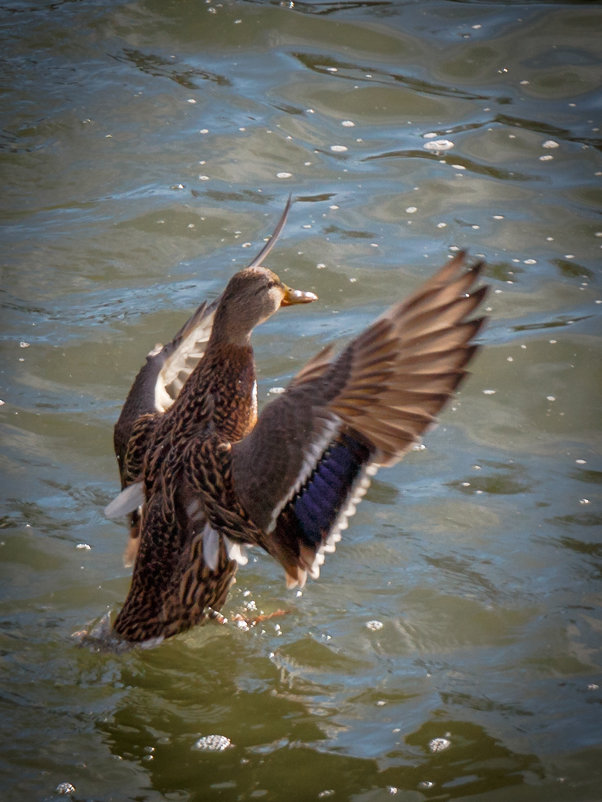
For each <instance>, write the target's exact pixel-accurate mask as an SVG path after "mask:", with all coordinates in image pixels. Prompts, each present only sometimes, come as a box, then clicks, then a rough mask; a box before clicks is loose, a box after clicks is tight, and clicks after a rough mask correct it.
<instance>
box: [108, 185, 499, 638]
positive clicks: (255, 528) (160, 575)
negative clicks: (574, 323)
mask: <svg viewBox="0 0 602 802" xmlns="http://www.w3.org/2000/svg"><path fill="white" fill-rule="evenodd" d="M289 207H290V199H289V202H288V203H287V205H286V208H285V210H284V213H283V215H282V217H281V219H280V221H279V223H278V225H277V227H276V230H275V231H274V234H273V235H272V237H271V238H270V239H269V241H268V242H267V244H266V245H265V246H264V248H263V249H262V251H261V252H260V253H259V254H258V256H257V257H256V258H255V259H254V260H253V261H252V262H251V264H250V265H249V266H248V267H246V268H245V269H243V270H241V271H239V272H238V273H236V274H235V275H234V276H233V277H232V278H231V279H230V281H229V283H228V285H227V287H226V289H225V291H224V293H223V295H222V296H221V297H220V298H219V299H218V300H217V301H215V302H214V303H212V304H210V305H207V304H202V305H201V306H200V307H199V308H198V309H197V311H196V312H195V313H194V315H193V316H192V317H191V318H190V320H189V321H188V322H187V323H186V324H185V325H184V326H183V327H182V329H181V330H180V331H179V332H178V333H177V335H176V336H175V338H174V339H173V340H172V342H171V343H169V344H168V345H166V346H164V347H156V348H155V349H154V350H153V351H152V352H151V353H150V354H149V356H148V357H147V361H146V364H145V366H144V367H143V368H142V370H141V371H140V373H139V374H138V376H137V377H136V379H135V381H134V384H133V386H132V389H131V390H130V393H129V395H128V397H127V400H126V402H125V405H124V407H123V410H122V413H121V415H120V418H119V420H118V422H117V425H116V427H115V451H116V454H117V460H118V464H119V469H120V475H121V483H122V488H123V490H122V492H121V494H120V495H119V496H118V497H117V499H115V501H113V502H112V503H111V504H109V506H108V508H107V509H106V513H107V515H108V516H109V517H118V516H121V515H129V516H130V523H131V532H130V537H131V540H130V543H131V545H130V546H129V547H128V550H127V556H128V558H129V559H131V558H133V557H134V556H135V563H134V570H133V576H132V582H131V587H130V590H129V593H128V596H127V598H126V600H125V603H124V605H123V608H122V609H121V611H120V612H119V614H118V615H117V617H116V619H115V622H114V624H113V628H112V635H113V636H114V637H115V638H117V639H119V640H120V641H122V642H127V643H132V644H154V643H157V642H159V641H160V640H162V639H163V638H167V637H170V636H172V635H175V634H177V633H179V632H182V631H183V630H186V629H188V628H190V627H191V626H193V625H195V624H201V623H203V622H204V621H206V620H207V619H208V618H210V617H213V616H214V615H215V614H216V613H218V611H219V610H220V609H221V607H222V606H223V604H224V602H225V600H226V597H227V594H228V590H229V588H230V586H231V585H232V583H233V582H234V579H235V574H236V571H237V568H238V566H239V565H244V564H245V563H246V562H247V559H248V550H249V549H250V548H253V547H257V546H259V547H261V548H262V549H264V550H265V551H267V552H268V554H270V555H271V556H272V557H274V558H275V559H276V560H277V561H278V562H279V563H280V564H281V565H282V567H283V568H284V573H285V578H286V583H287V585H288V587H296V586H300V587H303V586H304V585H305V583H306V580H307V577H308V576H309V577H312V578H317V577H318V575H319V573H320V567H321V565H322V564H323V562H324V558H325V556H326V555H327V554H329V553H330V552H333V551H334V550H335V547H336V544H337V542H338V541H339V540H340V538H341V532H342V531H343V530H344V529H345V528H346V527H347V525H348V521H349V518H350V517H351V516H352V515H353V513H354V512H355V508H356V505H357V503H358V502H359V501H360V500H361V498H362V496H363V495H364V494H365V493H366V490H367V488H368V486H369V483H370V480H371V478H372V477H373V476H374V475H375V473H376V472H377V470H378V468H380V467H387V466H390V465H393V464H395V463H396V462H397V461H399V460H400V459H401V458H402V457H403V455H404V454H405V453H406V452H407V451H408V450H409V449H410V448H411V447H412V445H413V444H415V443H416V442H417V440H419V438H420V437H421V435H422V434H423V433H424V431H425V430H426V429H427V428H428V427H429V426H430V425H431V424H432V423H433V422H434V421H435V416H436V415H437V414H438V413H439V411H440V410H441V408H442V407H443V406H444V404H445V403H446V401H447V400H448V398H449V397H450V396H451V395H452V393H453V392H454V390H455V389H456V388H457V386H458V384H459V383H460V381H461V380H462V379H463V377H464V376H465V374H466V366H467V364H468V362H469V361H470V360H471V359H472V357H473V356H474V353H475V351H476V349H477V346H476V345H475V344H474V342H473V341H474V339H475V337H476V336H477V334H478V332H479V330H480V329H481V326H482V324H483V320H484V318H482V317H479V318H476V319H471V315H472V313H473V312H474V310H475V309H476V308H477V307H478V306H479V304H480V303H481V302H482V300H483V298H484V296H485V293H486V291H487V287H485V286H483V287H480V288H478V289H475V285H476V283H477V280H478V276H479V274H480V272H481V270H482V267H483V264H482V263H481V262H479V263H478V264H475V265H474V266H472V267H470V268H466V267H465V254H464V253H459V254H458V255H456V256H455V257H454V258H452V259H451V260H450V261H448V263H447V264H446V265H445V266H444V267H443V268H441V269H440V270H439V271H438V272H437V273H435V275H433V276H432V277H431V278H430V279H429V280H427V281H426V282H425V283H424V284H423V285H422V286H421V287H419V289H418V290H416V292H414V293H413V294H412V295H411V296H410V297H409V298H408V299H407V300H405V301H402V302H399V303H396V304H395V305H393V306H392V307H390V308H389V309H388V310H387V311H385V312H384V313H383V314H382V315H381V316H380V317H379V318H378V319H377V320H376V321H375V322H374V323H373V324H372V325H371V326H369V327H368V328H367V329H365V330H364V331H363V332H361V333H360V334H359V335H358V336H357V337H355V338H354V339H353V340H352V341H351V342H350V343H349V344H348V345H347V346H346V347H345V348H344V349H343V350H342V351H341V352H340V354H339V355H338V356H335V351H334V348H333V346H331V345H329V346H327V347H326V348H324V349H323V350H321V351H320V352H319V353H318V354H317V355H316V356H315V357H314V358H313V359H311V360H310V361H309V362H308V363H307V364H306V365H305V367H303V368H302V369H301V370H300V371H299V373H297V375H296V376H295V377H294V379H293V380H292V381H291V383H290V384H289V385H288V387H287V388H286V391H285V392H284V393H282V394H281V395H279V396H278V397H277V398H276V399H275V400H274V401H272V402H271V403H269V404H268V405H267V406H266V407H265V408H264V409H263V411H262V412H261V414H260V415H259V417H258V416H257V384H256V379H255V367H254V359H253V351H252V348H251V345H250V337H251V333H252V331H253V329H254V328H255V326H257V325H258V324H260V323H261V322H263V321H264V320H266V319H267V318H269V317H270V316H271V315H273V314H274V313H275V312H276V311H278V309H280V307H282V306H289V305H293V304H304V303H310V302H313V301H315V300H317V297H316V295H315V294H314V293H312V292H303V291H298V290H291V289H290V288H289V287H287V286H286V285H285V284H284V283H283V282H282V281H281V280H280V279H279V278H278V276H277V275H276V274H275V273H273V272H272V271H271V270H269V269H268V268H267V267H265V266H264V265H263V264H262V262H263V260H264V259H265V257H266V256H267V254H268V253H269V251H270V250H271V248H272V247H273V245H274V243H275V242H276V239H277V237H278V235H279V233H280V231H281V230H282V227H283V226H284V223H285V220H286V216H287V213H288V210H289ZM138 544H139V545H138Z"/></svg>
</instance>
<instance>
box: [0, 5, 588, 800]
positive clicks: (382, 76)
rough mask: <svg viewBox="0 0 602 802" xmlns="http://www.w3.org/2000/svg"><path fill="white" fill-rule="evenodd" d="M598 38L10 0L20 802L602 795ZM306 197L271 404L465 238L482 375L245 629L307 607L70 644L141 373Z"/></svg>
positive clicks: (494, 21) (290, 267) (2, 12)
mask: <svg viewBox="0 0 602 802" xmlns="http://www.w3.org/2000/svg"><path fill="white" fill-rule="evenodd" d="M601 25H602V8H601V7H600V4H598V3H591V2H550V3H543V2H523V3H521V2H505V3H503V2H499V3H496V2H477V1H476V0H475V2H452V0H446V1H444V0H441V1H440V2H434V1H432V0H424V2H409V1H408V2H385V0H382V1H381V2H353V1H350V2H295V3H294V4H293V3H278V2H244V1H243V0H231V1H230V2H227V1H226V0H224V2H222V3H218V2H202V1H200V0H197V2H189V1H188V0H179V1H178V2H175V0H172V2H157V0H154V1H153V0H140V2H128V1H127V0H124V2H93V0H81V2H55V3H49V2H37V3H36V2H33V1H32V2H21V1H20V0H15V2H12V3H2V4H1V5H0V36H1V43H2V54H3V58H4V60H3V62H2V66H1V69H2V81H1V87H2V102H1V104H0V117H1V120H2V149H1V151H0V159H1V161H0V164H1V170H2V173H1V175H2V200H1V206H2V217H1V220H2V232H1V237H2V260H1V265H2V302H3V309H2V326H1V331H2V349H3V355H2V366H1V370H2V390H1V394H0V398H1V399H2V401H3V402H4V403H3V405H2V406H1V407H0V415H1V417H2V446H1V447H2V497H3V510H2V518H1V521H2V527H3V531H2V532H1V533H0V559H1V570H2V580H1V586H0V655H1V661H0V671H1V672H2V676H1V681H0V702H1V705H2V715H1V718H0V722H1V723H0V728H1V730H0V731H1V736H0V737H1V747H2V748H1V762H0V767H1V768H0V771H1V775H0V795H1V796H2V799H3V800H11V801H12V800H52V799H58V798H62V796H61V794H60V790H61V788H62V790H63V791H70V796H71V798H72V799H74V800H99V801H100V800H103V802H104V801H105V800H106V801H107V802H108V800H138V801H142V800H143V801H144V802H159V800H213V799H216V800H217V799H220V800H255V799H257V800H266V801H271V800H275V801H277V800H281V799H282V800H312V799H316V800H317V799H330V798H332V799H335V800H354V802H377V801H378V802H380V800H385V799H389V798H391V797H395V798H397V799H401V800H404V802H418V801H419V800H448V799H454V800H461V799H470V800H477V799H484V800H491V802H501V801H502V800H519V802H522V801H524V802H527V800H528V802H549V800H554V801H555V800H560V801H561V802H563V801H564V800H567V802H568V801H569V800H570V801H571V802H573V800H578V801H579V802H581V801H583V802H593V801H594V800H598V799H600V798H601V796H602V793H601V792H600V787H601V783H602V771H601V768H600V765H601V761H600V754H601V752H600V747H601V745H602V715H601V710H600V703H601V700H602V687H601V686H602V677H601V662H602V661H601V657H602V655H601V651H602V647H601V632H602V616H601V615H600V603H601V601H602V593H601V583H600V573H601V562H600V558H601V552H602V550H601V534H600V533H601V529H600V523H601V520H600V491H599V487H600V478H601V476H602V473H601V471H602V459H601V439H600V428H601V427H600V400H599V399H600V389H601V387H600V386H601V369H600V364H601V361H600V357H601V354H600V351H601V340H600V324H599V321H600V312H601V311H602V288H601V277H600V248H601V246H602V225H601V223H600V218H599V214H600V210H601V207H602V192H601V184H600V177H601V176H602V160H601V159H600V156H599V149H598V148H599V142H600V128H599V126H600V120H601V116H600V97H601V95H600V76H601V74H602V73H601V63H600V62H601V57H600V56H601V50H600V33H599V32H600V28H601ZM440 140H445V141H446V142H447V143H449V144H447V145H446V144H443V145H439V146H436V148H435V149H431V146H432V143H434V142H437V141H440ZM289 192H292V193H293V196H294V197H295V198H296V199H297V202H296V203H295V205H294V207H293V210H292V213H291V217H290V221H289V224H288V225H287V228H286V230H285V232H284V234H283V236H282V238H281V240H280V243H279V245H278V247H277V248H276V250H275V251H274V252H273V254H272V256H271V257H270V260H269V264H270V266H271V267H272V268H273V269H275V270H276V271H277V272H279V273H280V274H281V275H283V277H285V280H287V282H288V283H290V284H291V285H292V286H295V287H300V288H303V289H306V290H313V291H315V292H316V293H317V294H318V295H319V296H320V302H319V303H317V304H312V305H311V306H310V307H305V308H298V309H292V310H284V311H283V312H282V313H281V314H279V315H277V316H276V317H275V318H273V319H272V320H271V321H269V322H268V323H267V324H266V325H265V326H262V327H261V328H260V329H259V330H258V331H257V332H256V337H255V348H256V355H257V360H258V366H259V370H260V374H261V382H260V399H262V400H265V399H266V398H267V397H268V396H269V392H270V389H271V388H275V387H281V386H283V385H285V384H286V382H287V381H288V380H289V379H290V378H291V377H292V375H294V373H295V371H296V370H298V369H299V368H300V367H301V365H302V364H303V363H304V362H305V360H306V359H308V358H309V357H310V356H311V355H313V354H314V353H315V352H316V351H317V350H318V349H319V348H320V347H321V346H322V345H324V344H325V343H326V342H330V341H331V340H333V339H337V338H344V337H348V336H350V335H352V334H354V333H355V332H357V331H359V330H360V329H361V328H362V327H363V326H365V325H366V324H367V323H368V321H370V320H371V319H372V318H373V317H375V316H376V315H377V314H378V313H379V312H380V311H381V310H382V309H383V308H384V307H385V306H386V305H387V304H388V303H390V302H392V301H393V300H397V299H398V298H401V297H403V295H405V294H406V293H408V292H409V291H410V290H411V289H412V288H414V287H415V286H416V285H417V284H418V282H419V281H420V280H421V279H422V278H423V277H424V276H425V275H427V274H428V273H429V272H430V271H431V270H432V269H434V268H435V267H436V266H438V265H439V264H440V263H442V262H443V261H444V259H445V258H446V255H447V253H448V252H449V249H450V247H466V248H469V249H470V252H471V253H472V254H474V255H477V254H482V255H484V256H485V258H486V259H487V261H488V265H489V266H488V269H487V278H488V281H489V282H490V283H491V284H492V286H493V292H492V294H491V295H490V299H489V307H490V311H489V314H490V317H491V322H490V325H489V327H488V328H487V330H486V331H485V333H484V335H483V342H484V343H485V346H486V347H485V349H484V350H483V352H482V354H481V355H480V356H479V359H478V361H477V362H476V363H475V365H474V369H473V375H472V377H471V379H470V380H469V381H468V382H467V383H466V384H465V385H464V386H463V389H462V392H461V395H460V396H459V398H458V399H457V401H456V402H455V403H454V404H453V405H452V406H451V407H450V408H448V410H447V411H446V413H445V415H444V417H443V420H442V423H441V425H440V426H439V428H437V429H436V430H435V431H433V432H432V433H431V434H430V435H429V436H428V438H427V440H426V443H425V445H426V449H424V450H422V451H417V452H414V453H412V454H411V455H410V456H409V457H408V458H407V459H406V460H405V461H404V462H403V463H402V464H401V465H399V466H397V467H396V468H394V469H392V470H389V471H383V472H381V473H380V474H379V477H378V480H377V481H376V482H375V483H374V485H373V487H372V488H371V490H370V492H369V495H368V496H367V498H366V500H365V501H364V503H363V504H362V505H361V507H360V509H359V511H358V513H357V515H356V516H355V518H354V519H353V522H352V526H351V527H350V529H349V530H348V531H347V532H346V535H345V538H344V541H343V542H342V543H341V544H340V546H339V548H338V549H337V553H336V554H335V555H333V556H332V557H331V558H330V559H329V560H328V561H327V563H326V565H325V566H324V568H323V571H322V576H321V579H320V580H319V581H318V582H312V583H310V584H308V586H307V587H306V589H305V590H304V591H303V593H302V595H300V596H299V595H296V594H295V592H288V591H287V590H286V589H285V586H284V581H283V576H282V571H281V570H280V569H279V568H278V567H277V566H276V565H275V564H273V563H272V562H271V561H270V560H269V558H268V557H267V556H265V555H259V556H258V557H256V558H255V560H254V561H253V562H251V563H250V564H249V565H248V566H247V567H246V570H242V571H241V572H239V579H238V584H237V585H236V588H235V590H234V592H233V594H232V596H231V599H230V602H229V604H228V606H227V610H226V612H227V613H229V614H231V613H235V612H237V611H240V610H244V609H252V608H253V606H254V605H255V606H256V607H257V608H258V609H260V610H265V611H266V612H270V611H273V610H275V609H277V608H278V607H282V608H286V609H288V610H290V613H289V615H287V616H286V617H284V618H281V619H276V620H274V621H269V622H266V624H265V625H264V626H263V627H258V628H256V629H254V630H251V631H249V632H243V631H240V630H238V629H236V628H235V627H233V626H224V627H217V626H214V627H205V628H202V629H197V630H194V631H192V632H190V633H188V634H186V635H184V636H180V637H178V638H175V639H173V640H171V641H169V642H167V643H164V644H163V645H161V646H160V647H159V648H157V649H155V650H151V651H146V652H132V653H129V654H125V655H112V654H101V655H99V654H93V653H91V652H89V651H86V650H83V649H80V648H77V646H76V645H75V644H74V643H73V641H72V639H71V637H70V636H71V633H72V632H73V631H75V630H78V629H80V628H81V627H82V626H84V625H85V624H86V622H89V621H91V620H93V619H94V618H96V617H98V616H100V615H101V614H102V613H103V612H105V611H106V610H107V609H110V610H113V611H114V610H116V609H118V607H119V604H120V603H121V602H122V601H123V599H124V598H125V594H126V592H127V588H128V582H129V574H128V571H127V570H126V569H124V568H123V567H122V563H121V554H122V551H123V547H124V544H125V539H126V530H125V528H124V526H122V525H121V524H119V523H115V522H109V521H106V520H105V519H104V518H103V515H102V509H103V506H104V505H105V504H106V503H107V502H108V501H109V500H110V499H111V498H112V497H113V495H114V494H115V492H116V490H117V488H118V481H117V470H116V465H115V462H114V458H113V454H112V442H111V441H112V426H113V423H114V421H115V419H116V417H117V415H118V413H119V408H120V405H121V403H122V401H123V399H124V397H125V394H126V392H127V389H128V387H129V383H130V381H131V379H132V377H133V375H134V373H135V372H136V370H137V369H138V367H139V365H140V364H141V362H142V360H143V358H144V355H145V354H146V352H147V351H148V350H149V349H150V348H151V347H152V346H153V345H154V344H155V343H156V342H157V341H164V340H166V339H168V338H170V337H171V335H172V334H173V333H174V332H175V331H176V329H177V328H179V326H180V325H181V323H182V321H183V320H184V319H185V317H186V316H187V315H188V314H189V312H190V311H191V310H192V309H193V308H194V307H195V306H196V305H197V304H198V303H199V302H200V300H202V299H203V298H205V297H210V298H213V297H215V296H216V295H217V294H218V293H219V292H220V291H221V289H222V287H223V286H224V284H225V282H226V281H227V279H228V277H229V276H230V275H231V274H232V272H233V271H234V270H235V269H238V268H239V267H242V266H243V265H244V264H245V263H246V262H247V261H249V259H250V258H251V257H252V256H253V255H254V253H255V252H256V250H258V248H259V247H260V244H261V241H262V238H263V237H264V236H267V234H269V233H270V231H271V228H272V226H273V224H274V222H275V221H276V219H277V218H278V215H279V213H280V211H281V209H282V207H283V204H284V202H285V199H286V197H287V195H288V193H289ZM276 622H278V623H276ZM371 622H378V624H373V623H371ZM208 735H221V736H224V737H225V738H228V739H230V742H231V744H232V746H231V747H230V748H229V749H226V750H225V751H221V752H215V751H206V750H202V749H200V748H199V747H198V746H197V742H198V741H199V739H200V738H201V737H203V736H208ZM436 739H439V740H436ZM61 783H69V784H70V785H71V786H72V787H73V788H72V789H69V787H68V786H65V785H63V786H61V785H60V784H61ZM57 789H58V790H57Z"/></svg>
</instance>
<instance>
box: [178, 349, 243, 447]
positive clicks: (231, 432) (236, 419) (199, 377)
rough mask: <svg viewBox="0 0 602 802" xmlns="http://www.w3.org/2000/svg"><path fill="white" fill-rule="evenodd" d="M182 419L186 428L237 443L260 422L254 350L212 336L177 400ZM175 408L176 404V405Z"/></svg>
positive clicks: (180, 418)
mask: <svg viewBox="0 0 602 802" xmlns="http://www.w3.org/2000/svg"><path fill="white" fill-rule="evenodd" d="M177 404H178V407H179V415H178V418H179V420H181V421H182V420H186V424H185V425H186V428H187V429H188V428H190V429H191V430H192V429H194V430H198V428H199V427H200V428H201V429H203V430H204V431H205V432H208V431H212V432H215V433H216V434H218V435H219V436H220V437H223V438H224V439H225V440H228V441H230V442H234V441H236V440H240V439H241V438H242V437H244V436H245V434H247V433H248V432H249V431H250V430H251V429H252V428H253V426H254V425H255V421H256V419H257V384H256V379H255V363H254V359H253V349H252V348H251V346H250V345H249V344H247V345H235V344H233V343H224V342H220V340H219V339H217V341H216V340H214V338H213V337H212V338H211V340H210V341H209V344H208V347H207V351H206V352H205V356H204V357H203V359H202V360H201V362H200V363H199V364H198V365H197V367H196V368H195V370H194V371H193V373H192V374H191V376H190V377H189V379H188V381H187V382H186V384H185V385H184V387H183V388H182V392H181V393H180V396H179V397H178V400H177ZM174 406H175V405H174Z"/></svg>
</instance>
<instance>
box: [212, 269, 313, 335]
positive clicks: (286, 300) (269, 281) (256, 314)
mask: <svg viewBox="0 0 602 802" xmlns="http://www.w3.org/2000/svg"><path fill="white" fill-rule="evenodd" d="M317 299H318V296H317V295H315V294H314V293H313V292H305V291H303V290H293V289H291V288H290V287H287V285H286V284H285V283H284V282H283V281H281V279H280V278H279V277H278V276H277V275H276V274H275V273H273V272H272V271H271V270H269V269H268V268H267V267H263V266H261V265H251V266H250V267H246V268H245V269H244V270H241V271H239V272H238V273H235V274H234V276H232V278H231V279H230V281H229V282H228V286H227V287H226V289H225V290H224V294H223V295H222V297H221V299H220V302H219V305H218V307H217V310H216V312H215V321H214V323H213V334H212V338H215V339H217V340H219V341H220V342H227V343H232V344H235V345H247V344H248V342H249V337H250V336H251V332H252V331H253V329H254V328H255V326H258V325H259V324H260V323H263V321H264V320H267V319H268V318H269V317H271V316H272V315H273V314H274V312H277V311H278V309H280V307H281V306H293V305H295V304H308V303H311V302H312V301H317Z"/></svg>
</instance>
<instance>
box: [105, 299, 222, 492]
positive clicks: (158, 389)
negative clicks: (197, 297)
mask: <svg viewBox="0 0 602 802" xmlns="http://www.w3.org/2000/svg"><path fill="white" fill-rule="evenodd" d="M218 302H219V299H218V300H216V301H213V303H211V304H207V302H206V301H205V302H203V303H202V304H201V305H200V306H199V307H198V309H197V310H196V312H195V313H194V314H193V315H192V316H191V317H190V318H189V319H188V320H187V321H186V323H185V324H184V325H183V326H182V328H181V329H180V330H179V331H178V333H177V334H176V335H175V337H174V338H173V340H171V342H169V343H167V345H158V346H156V347H155V348H154V349H153V350H152V351H151V352H150V353H149V354H148V356H147V357H146V362H145V364H144V365H143V366H142V368H141V369H140V371H139V373H138V375H137V376H136V378H135V379H134V382H133V384H132V386H131V388H130V391H129V393H128V396H127V398H126V400H125V404H124V405H123V408H122V410H121V414H120V415H119V419H118V421H117V423H116V424H115V431H114V445H115V454H116V456H117V462H118V464H119V471H120V474H121V477H122V479H123V478H124V468H125V454H126V451H127V447H128V443H129V440H130V437H131V435H132V431H133V429H134V424H135V423H136V421H137V420H138V418H140V416H141V415H148V414H151V413H163V412H165V411H166V410H168V409H169V407H170V406H171V405H172V404H173V402H174V401H175V400H176V398H177V396H178V393H179V392H180V390H181V389H182V387H183V386H184V383H185V381H186V379H187V378H188V377H189V376H190V374H191V373H192V371H193V370H194V368H195V367H196V366H197V364H198V363H199V361H200V359H201V358H202V357H203V354H204V353H205V349H206V348H207V343H208V341H209V337H210V336H211V329H212V327H213V318H214V316H215V310H216V308H217V304H218Z"/></svg>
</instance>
